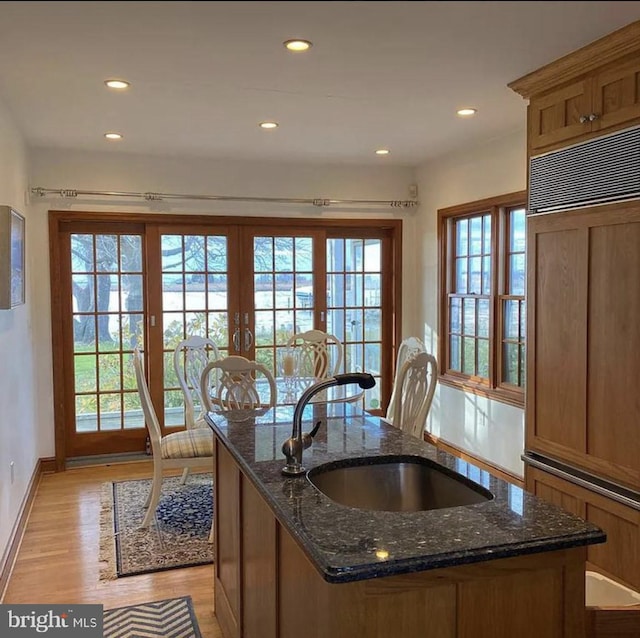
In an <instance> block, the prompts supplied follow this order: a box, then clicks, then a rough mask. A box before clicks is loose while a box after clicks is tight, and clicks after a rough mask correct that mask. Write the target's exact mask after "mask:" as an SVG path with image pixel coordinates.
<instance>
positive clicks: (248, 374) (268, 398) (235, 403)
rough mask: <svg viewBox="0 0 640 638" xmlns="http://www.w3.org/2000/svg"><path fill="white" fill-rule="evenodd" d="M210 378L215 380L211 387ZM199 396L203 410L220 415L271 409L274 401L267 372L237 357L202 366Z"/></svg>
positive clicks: (258, 365) (254, 362)
mask: <svg viewBox="0 0 640 638" xmlns="http://www.w3.org/2000/svg"><path fill="white" fill-rule="evenodd" d="M216 372H217V375H216ZM213 375H215V376H217V378H215V381H214V383H212V382H211V381H212V379H211V377H212V376H213ZM261 377H262V378H261ZM201 393H202V399H203V403H204V405H205V407H206V409H207V410H222V411H229V410H258V409H260V408H266V407H273V406H274V405H275V404H276V401H277V397H278V391H277V388H276V382H275V379H274V378H273V374H271V372H270V371H269V370H268V368H267V367H266V366H264V365H263V364H262V363H258V362H257V361H250V360H249V359H246V358H245V357H240V356H238V355H231V356H229V357H224V358H223V359H218V360H217V361H211V362H210V363H209V364H207V365H206V366H205V368H204V370H203V372H202V380H201Z"/></svg>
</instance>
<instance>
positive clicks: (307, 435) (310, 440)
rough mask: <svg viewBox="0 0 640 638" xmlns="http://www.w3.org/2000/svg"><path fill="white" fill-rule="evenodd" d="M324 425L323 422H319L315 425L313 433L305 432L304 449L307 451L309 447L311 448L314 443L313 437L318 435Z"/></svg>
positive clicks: (303, 436)
mask: <svg viewBox="0 0 640 638" xmlns="http://www.w3.org/2000/svg"><path fill="white" fill-rule="evenodd" d="M321 425H322V421H318V422H317V423H316V424H315V427H314V428H313V430H311V432H305V433H304V434H303V435H302V449H303V450H306V449H307V448H308V447H311V444H312V443H313V437H314V436H315V435H316V434H317V433H318V430H319V429H320V426H321Z"/></svg>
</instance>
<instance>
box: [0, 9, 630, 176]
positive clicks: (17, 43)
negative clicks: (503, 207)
mask: <svg viewBox="0 0 640 638" xmlns="http://www.w3.org/2000/svg"><path fill="white" fill-rule="evenodd" d="M638 19H640V2H384V1H376V2H0V99H1V100H2V101H3V102H4V103H5V104H6V105H7V107H8V108H9V109H10V111H11V112H12V114H13V116H14V117H15V119H16V121H17V123H18V125H19V127H20V128H21V130H22V132H23V133H24V135H25V137H26V139H27V142H28V144H29V145H30V146H32V147H47V148H50V147H55V148H73V149H85V150H100V151H116V150H117V151H123V152H132V153H149V154H161V155H173V156H189V157H193V156H199V157H210V158H229V159H252V160H276V161H283V162H291V161H294V162H345V163H347V162H348V163H358V164H370V163H378V164H379V163H383V162H384V163H387V164H396V165H405V166H411V165H416V164H419V163H420V162H422V161H424V160H427V159H430V158H433V157H435V156H438V155H440V154H443V153H446V152H447V151H450V150H454V149H457V148H461V147H463V146H465V145H469V144H474V143H481V142H482V141H483V140H487V139H490V138H492V137H495V136H499V135H501V134H503V133H507V132H510V131H513V130H515V129H517V128H519V127H523V126H524V119H525V110H526V105H525V102H524V100H522V98H520V97H519V96H518V95H516V94H515V93H513V92H512V91H510V90H509V89H508V88H507V86H506V85H507V83H508V82H510V81H512V80H515V79H516V78H518V77H520V76H522V75H525V74H526V73H528V72H530V71H533V70H535V69H537V68H539V67H540V66H542V65H544V64H547V63H549V62H551V61H553V60H555V59H557V58H558V57H560V56H562V55H564V54H566V53H569V52H570V51H572V50H575V49H577V48H579V47H581V46H583V45H585V44H587V43H589V42H592V41H593V40H595V39H597V38H599V37H601V36H603V35H606V34H607V33H610V32H611V31H613V30H615V29H617V28H619V27H622V26H624V25H625V24H628V23H629V22H632V21H634V20H638ZM293 37H296V38H306V39H309V40H311V41H313V43H314V46H313V47H312V49H311V50H310V51H309V52H307V53H303V54H292V53H290V52H288V51H287V50H286V49H285V48H284V47H283V46H282V42H283V41H284V40H286V39H288V38H293ZM110 77H117V78H124V79H127V80H129V81H130V82H131V83H132V88H131V89H130V90H129V91H128V92H126V93H114V92H111V91H108V90H107V89H106V88H105V87H104V85H103V81H104V80H105V79H107V78H110ZM462 106H473V107H476V108H477V109H478V114H477V116H476V117H475V118H473V119H467V120H462V119H460V118H459V117H457V116H456V115H455V111H456V109H457V108H460V107H462ZM270 119H274V120H276V121H278V122H279V123H280V127H279V128H278V129H276V130H274V131H264V130H262V129H260V128H259V127H258V126H257V123H258V122H259V121H263V120H270ZM107 130H117V131H120V132H122V133H123V134H124V136H125V137H124V139H123V140H121V141H119V142H107V141H106V140H105V139H104V138H103V137H102V136H103V133H104V132H106V131H107ZM381 147H387V148H390V149H391V155H389V156H387V157H378V156H376V155H374V150H375V149H376V148H381Z"/></svg>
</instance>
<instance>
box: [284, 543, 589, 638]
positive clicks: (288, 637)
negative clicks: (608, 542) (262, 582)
mask: <svg viewBox="0 0 640 638" xmlns="http://www.w3.org/2000/svg"><path fill="white" fill-rule="evenodd" d="M574 552H575V554H574ZM278 572H279V574H278V575H279V582H278V592H279V596H278V599H279V617H278V621H279V622H278V627H279V633H278V634H277V636H278V637H279V638H294V637H299V636H301V635H304V636H312V637H314V638H325V637H326V638H329V637H331V638H352V637H353V636H358V637H365V636H366V637H367V638H390V637H392V636H402V637H403V638H405V637H407V636H411V637H413V636H415V637H416V638H417V637H418V636H419V637H420V638H428V637H433V638H514V637H515V636H518V637H522V638H540V637H542V636H544V637H545V638H556V637H557V638H560V637H561V636H562V637H563V638H575V637H578V636H580V637H582V636H584V635H585V634H584V632H585V626H584V622H585V609H584V553H583V551H582V550H580V549H578V550H570V551H564V552H552V553H549V554H538V555H533V556H528V557H522V558H510V559H504V560H496V561H490V562H487V563H481V564H475V565H468V566H460V567H455V568H446V569H438V570H430V571H426V572H419V573H415V574H406V575H400V576H388V577H384V578H375V579H369V580H362V581H357V582H352V583H345V584H330V583H327V582H326V581H324V580H323V579H322V578H321V577H320V575H319V574H318V572H317V570H316V569H315V568H314V567H313V566H312V565H311V563H310V562H309V561H308V560H307V558H306V556H305V555H304V554H303V553H302V551H301V550H300V549H299V548H298V546H297V544H296V543H295V541H293V539H292V538H291V537H290V536H289V535H288V534H286V533H283V534H281V536H280V552H279V560H278Z"/></svg>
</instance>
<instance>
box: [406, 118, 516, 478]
mask: <svg viewBox="0 0 640 638" xmlns="http://www.w3.org/2000/svg"><path fill="white" fill-rule="evenodd" d="M417 183H418V188H419V198H420V208H419V210H418V212H417V215H416V228H415V235H414V242H413V244H412V246H411V249H413V250H415V258H416V263H415V266H414V272H416V273H418V274H417V281H414V282H412V286H413V289H414V290H415V291H416V292H417V293H418V294H416V295H413V299H409V297H411V296H412V295H409V294H408V293H409V289H408V286H407V283H408V282H407V280H405V282H404V284H405V285H404V295H405V299H407V305H405V316H404V321H403V334H404V335H405V336H408V335H410V334H417V335H420V336H422V337H423V338H424V339H425V343H426V344H427V346H428V347H429V349H430V350H431V351H432V352H437V347H438V244H437V228H436V225H437V224H436V222H437V211H438V209H440V208H445V207H447V206H454V205H456V204H464V203H465V202H471V201H474V200H478V199H484V198H486V197H492V196H495V195H502V194H505V193H510V192H515V191H519V190H524V189H525V188H526V132H525V130H524V128H523V129H522V130H518V131H514V132H513V133H511V134H509V135H506V136H504V137H501V138H497V139H494V140H492V141H491V142H490V143H487V144H484V145H482V146H478V147H475V148H470V149H467V150H465V151H464V152H461V153H456V154H453V155H450V156H447V157H445V158H441V159H439V160H435V161H431V162H427V163H425V164H422V165H421V166H419V167H418V169H417ZM406 249H407V250H409V246H406ZM418 282H419V283H418ZM411 303H415V307H410V306H409V304H411ZM427 428H428V430H429V431H431V432H433V434H434V435H436V436H439V437H441V438H442V439H443V440H445V441H448V442H449V443H452V444H453V445H455V446H457V447H459V448H462V449H463V450H468V451H469V452H471V453H472V454H474V455H476V456H478V457H480V458H482V459H485V460H487V461H489V462H490V463H493V464H494V465H497V466H498V467H502V468H504V469H506V470H508V471H510V472H512V473H514V474H518V475H520V476H522V474H523V464H522V462H521V460H520V455H521V454H522V451H523V446H524V414H523V410H521V409H519V408H515V407H512V406H509V405H506V404H504V403H499V402H497V401H490V400H488V399H485V398H483V397H479V396H476V395H473V394H469V393H465V392H462V391H460V390H457V389H455V388H451V387H447V386H442V385H439V386H438V390H437V392H436V396H435V398H434V402H433V406H432V408H431V411H430V415H429V422H428V425H427Z"/></svg>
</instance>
